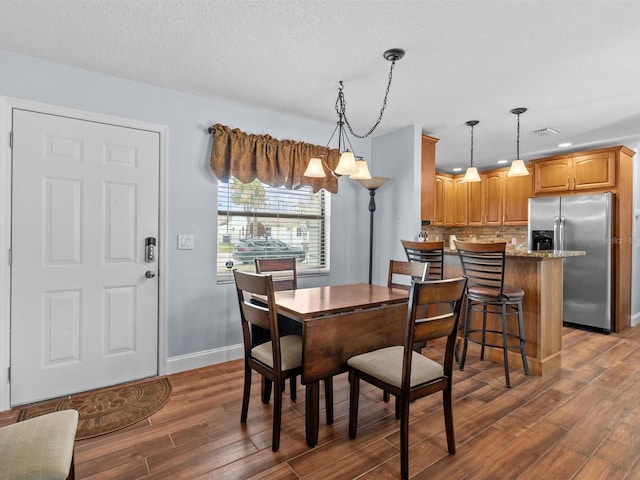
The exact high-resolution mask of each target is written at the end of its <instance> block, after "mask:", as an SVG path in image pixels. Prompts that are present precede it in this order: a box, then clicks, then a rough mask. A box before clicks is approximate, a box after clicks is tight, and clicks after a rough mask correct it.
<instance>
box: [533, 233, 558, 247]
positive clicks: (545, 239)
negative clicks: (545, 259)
mask: <svg viewBox="0 0 640 480" xmlns="http://www.w3.org/2000/svg"><path fill="white" fill-rule="evenodd" d="M531 245H532V246H533V250H553V230H532V231H531Z"/></svg>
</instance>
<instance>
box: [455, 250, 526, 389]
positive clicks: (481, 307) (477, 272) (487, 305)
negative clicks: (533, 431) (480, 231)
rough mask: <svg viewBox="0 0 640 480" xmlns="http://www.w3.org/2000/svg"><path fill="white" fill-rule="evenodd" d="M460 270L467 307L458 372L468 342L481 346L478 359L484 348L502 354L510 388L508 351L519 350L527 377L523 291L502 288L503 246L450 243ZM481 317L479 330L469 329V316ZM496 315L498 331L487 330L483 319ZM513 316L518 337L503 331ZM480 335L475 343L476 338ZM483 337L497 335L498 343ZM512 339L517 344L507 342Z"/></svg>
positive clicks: (504, 286)
mask: <svg viewBox="0 0 640 480" xmlns="http://www.w3.org/2000/svg"><path fill="white" fill-rule="evenodd" d="M454 242H455V245H456V249H457V251H458V256H459V257H460V263H461V264H462V270H463V272H464V275H465V276H466V277H467V278H468V279H469V281H468V283H467V301H466V302H467V303H466V309H465V313H466V315H465V322H464V343H463V347H462V355H461V358H460V370H463V369H464V362H465V359H466V356H467V345H468V342H474V343H478V344H480V345H481V347H480V359H481V360H484V349H485V346H489V347H494V348H501V349H502V350H503V353H504V375H505V378H506V382H507V387H511V383H510V381H509V349H518V350H520V355H521V356H522V366H523V367H524V373H525V374H527V375H529V365H528V363H527V353H526V345H525V338H524V324H523V319H522V300H523V298H524V291H523V290H522V289H521V288H519V287H515V286H513V285H505V284H504V263H505V250H506V247H507V244H506V242H496V243H470V242H460V241H457V240H454ZM472 311H475V312H481V313H482V328H476V329H471V327H470V325H471V321H470V320H471V318H470V317H471V312H472ZM488 314H493V315H500V317H501V329H500V330H497V329H487V315H488ZM512 315H516V316H517V319H518V321H517V324H518V333H513V332H510V331H509V329H508V328H507V325H508V322H507V319H508V318H509V317H510V316H512ZM477 333H480V334H481V338H480V339H478V338H477V335H473V334H477ZM487 334H491V335H493V336H495V335H500V337H501V338H502V342H501V343H489V342H488V341H487ZM510 338H512V339H516V341H517V344H514V343H513V342H511V344H510V343H509V339H510Z"/></svg>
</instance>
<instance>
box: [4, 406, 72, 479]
mask: <svg viewBox="0 0 640 480" xmlns="http://www.w3.org/2000/svg"><path fill="white" fill-rule="evenodd" d="M77 428H78V412H77V411H75V410H62V411H60V412H54V413H49V414H46V415H42V416H40V417H36V418H32V419H29V420H25V421H23V422H18V423H13V424H11V425H7V426H6V427H2V428H0V479H47V480H58V479H59V480H64V479H66V478H67V475H69V469H70V467H71V458H72V456H73V445H74V442H75V437H76V430H77Z"/></svg>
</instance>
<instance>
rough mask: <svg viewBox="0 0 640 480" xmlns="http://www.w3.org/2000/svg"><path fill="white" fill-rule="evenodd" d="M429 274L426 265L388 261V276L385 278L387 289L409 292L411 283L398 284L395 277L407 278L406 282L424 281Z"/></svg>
mask: <svg viewBox="0 0 640 480" xmlns="http://www.w3.org/2000/svg"><path fill="white" fill-rule="evenodd" d="M428 272H429V264H428V263H417V262H405V261H403V260H389V275H388V276H387V287H389V288H402V289H404V290H409V288H410V287H411V281H409V283H406V284H405V283H398V282H397V281H396V276H397V275H401V276H403V277H404V278H407V277H409V279H408V280H418V281H422V280H424V279H425V277H426V275H427V274H428Z"/></svg>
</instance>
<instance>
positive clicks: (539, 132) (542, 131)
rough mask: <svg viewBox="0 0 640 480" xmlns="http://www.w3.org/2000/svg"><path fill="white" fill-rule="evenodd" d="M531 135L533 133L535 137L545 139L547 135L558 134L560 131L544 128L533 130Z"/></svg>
mask: <svg viewBox="0 0 640 480" xmlns="http://www.w3.org/2000/svg"><path fill="white" fill-rule="evenodd" d="M533 133H535V134H536V135H540V136H541V137H545V136H547V135H552V134H556V133H560V130H556V129H555V128H550V127H546V128H540V129H538V130H534V131H533Z"/></svg>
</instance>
